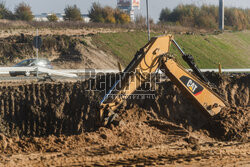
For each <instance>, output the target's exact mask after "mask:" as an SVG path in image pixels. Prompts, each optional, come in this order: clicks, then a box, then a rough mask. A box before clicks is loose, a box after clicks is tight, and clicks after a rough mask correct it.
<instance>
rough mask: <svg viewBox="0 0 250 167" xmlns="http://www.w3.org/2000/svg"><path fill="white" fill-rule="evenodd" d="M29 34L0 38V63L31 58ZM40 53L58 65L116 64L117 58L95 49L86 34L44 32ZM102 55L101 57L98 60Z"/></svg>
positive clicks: (31, 47) (106, 66) (92, 66)
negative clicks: (49, 33) (47, 33)
mask: <svg viewBox="0 0 250 167" xmlns="http://www.w3.org/2000/svg"><path fill="white" fill-rule="evenodd" d="M33 38H34V36H32V35H24V34H20V35H15V36H9V37H6V38H0V46H1V47H0V64H2V65H6V64H7V65H13V64H15V63H17V62H19V61H20V60H23V59H27V58H34V55H35V54H36V53H35V49H34V48H33ZM41 38H42V40H43V44H42V46H41V49H40V51H39V55H40V57H43V58H48V59H49V60H50V61H52V62H53V65H54V66H55V67H60V68H101V69H105V68H111V69H112V68H116V64H117V61H116V58H114V57H112V56H109V55H107V54H106V53H104V52H103V51H100V50H98V49H97V48H96V47H95V46H94V45H92V44H91V38H90V37H88V36H85V35H76V36H73V35H72V36H68V35H43V36H41ZM101 59H102V61H100V60H101Z"/></svg>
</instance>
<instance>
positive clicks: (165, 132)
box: [0, 73, 250, 166]
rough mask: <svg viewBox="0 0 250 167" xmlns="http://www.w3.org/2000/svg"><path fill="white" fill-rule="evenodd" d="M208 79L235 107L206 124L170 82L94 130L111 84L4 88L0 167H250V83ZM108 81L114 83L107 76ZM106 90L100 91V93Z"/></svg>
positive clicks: (88, 82) (222, 77)
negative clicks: (114, 122)
mask: <svg viewBox="0 0 250 167" xmlns="http://www.w3.org/2000/svg"><path fill="white" fill-rule="evenodd" d="M206 76H207V77H208V78H209V79H210V81H212V82H213V83H214V84H215V85H217V86H218V87H219V90H220V93H221V94H222V95H223V97H224V98H225V99H226V100H227V101H228V103H229V104H230V107H227V108H224V109H223V110H222V111H221V113H219V114H218V115H216V116H215V117H213V118H209V119H208V118H207V117H205V116H204V115H203V114H202V113H201V112H200V111H199V110H197V108H196V107H195V106H193V105H192V102H191V101H189V100H188V99H187V98H186V97H185V96H183V94H182V93H181V92H180V90H179V89H178V88H177V87H176V86H175V85H174V84H173V83H172V82H170V81H169V80H166V81H163V82H160V83H158V84H157V86H156V87H155V90H153V92H148V91H147V90H145V91H144V93H145V94H149V93H152V94H153V95H155V96H154V97H153V98H140V99H137V100H134V99H128V100H127V101H126V102H125V103H124V105H123V106H122V107H121V108H120V109H119V110H118V111H117V112H118V114H119V115H120V118H122V121H121V122H120V123H119V125H116V126H115V125H111V126H110V127H100V128H97V127H96V126H94V122H95V117H96V113H97V111H98V104H99V100H100V99H101V97H102V96H103V94H104V93H105V91H104V90H106V89H107V87H108V86H107V85H109V84H108V83H107V82H105V83H106V84H107V85H104V86H100V85H99V84H100V83H103V81H104V79H105V81H110V82H114V79H113V76H112V75H111V76H110V77H111V79H107V78H106V77H107V76H106V77H101V78H98V79H89V80H86V81H78V82H75V81H74V82H73V81H71V82H66V81H64V82H40V83H37V82H33V81H32V82H25V83H24V82H16V83H13V82H7V81H6V82H2V83H0V92H1V94H0V96H1V101H0V103H1V108H0V111H1V112H0V113H1V115H0V120H1V121H0V132H1V133H0V166H249V165H250V143H249V137H250V133H249V118H250V107H249V104H250V102H249V88H250V82H249V80H250V76H249V75H247V74H242V75H234V76H232V75H218V74H215V73H206ZM108 77H109V76H108ZM100 90H102V91H100Z"/></svg>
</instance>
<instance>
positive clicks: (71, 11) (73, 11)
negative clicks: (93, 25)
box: [63, 5, 82, 21]
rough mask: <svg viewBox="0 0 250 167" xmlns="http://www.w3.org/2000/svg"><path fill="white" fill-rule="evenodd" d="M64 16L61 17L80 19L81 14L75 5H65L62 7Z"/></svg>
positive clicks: (73, 19) (72, 19) (69, 19)
mask: <svg viewBox="0 0 250 167" xmlns="http://www.w3.org/2000/svg"><path fill="white" fill-rule="evenodd" d="M64 13H65V16H64V17H63V18H64V20H65V21H81V20H82V15H81V11H80V9H79V8H77V6H76V5H74V6H67V7H66V8H65V9H64Z"/></svg>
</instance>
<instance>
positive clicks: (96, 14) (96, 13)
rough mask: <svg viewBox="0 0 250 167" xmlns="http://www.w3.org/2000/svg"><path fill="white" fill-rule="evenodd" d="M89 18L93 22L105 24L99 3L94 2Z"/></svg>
mask: <svg viewBox="0 0 250 167" xmlns="http://www.w3.org/2000/svg"><path fill="white" fill-rule="evenodd" d="M89 18H90V21H92V22H99V23H104V22H105V20H104V18H103V9H102V7H101V5H100V4H99V3H96V2H94V3H93V4H92V6H91V9H90V11H89Z"/></svg>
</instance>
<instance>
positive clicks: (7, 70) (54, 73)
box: [0, 67, 77, 78]
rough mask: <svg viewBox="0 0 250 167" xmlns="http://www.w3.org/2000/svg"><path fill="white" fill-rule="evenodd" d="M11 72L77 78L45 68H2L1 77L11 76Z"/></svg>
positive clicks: (0, 68) (70, 74) (0, 70)
mask: <svg viewBox="0 0 250 167" xmlns="http://www.w3.org/2000/svg"><path fill="white" fill-rule="evenodd" d="M10 71H25V72H31V71H38V72H42V73H46V74H50V75H51V74H53V75H58V76H64V77H71V78H74V77H77V75H76V74H74V73H67V72H63V71H61V70H53V69H48V68H43V67H0V75H1V74H2V75H4V74H9V72H10Z"/></svg>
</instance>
